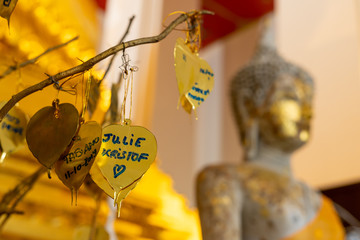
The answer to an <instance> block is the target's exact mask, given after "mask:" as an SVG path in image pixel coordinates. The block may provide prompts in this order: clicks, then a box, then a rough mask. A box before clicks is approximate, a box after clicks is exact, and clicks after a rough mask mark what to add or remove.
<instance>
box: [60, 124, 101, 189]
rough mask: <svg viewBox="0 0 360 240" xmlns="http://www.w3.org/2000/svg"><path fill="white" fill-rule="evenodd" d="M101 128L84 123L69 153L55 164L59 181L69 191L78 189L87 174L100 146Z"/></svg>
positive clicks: (97, 125)
mask: <svg viewBox="0 0 360 240" xmlns="http://www.w3.org/2000/svg"><path fill="white" fill-rule="evenodd" d="M101 131H102V129H101V126H100V125H99V124H98V123H97V122H94V121H90V122H86V123H84V124H83V125H81V126H80V130H79V133H78V135H77V136H76V139H75V141H74V144H73V145H72V147H71V149H70V151H69V153H68V154H67V155H66V156H65V157H64V158H62V159H60V160H59V161H57V162H56V163H55V172H56V174H57V175H58V177H59V179H60V180H61V181H62V182H63V183H64V184H65V185H66V186H67V187H68V188H70V189H75V190H77V189H79V188H80V186H81V185H82V183H83V182H84V180H85V177H86V175H87V174H88V173H89V171H90V168H91V166H92V164H93V162H94V160H95V157H96V155H97V154H98V152H99V149H100V146H101Z"/></svg>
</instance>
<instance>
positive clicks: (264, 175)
mask: <svg viewBox="0 0 360 240" xmlns="http://www.w3.org/2000/svg"><path fill="white" fill-rule="evenodd" d="M271 34H273V30H272V29H271V27H270V28H268V29H267V32H265V33H264V35H263V36H262V39H261V40H260V43H259V46H258V48H257V50H256V52H255V55H254V57H253V58H252V60H251V61H250V63H249V64H248V65H247V66H245V67H244V68H242V69H241V70H240V71H239V72H238V74H237V75H236V76H235V78H234V79H233V81H232V85H231V100H232V106H233V113H234V116H235V121H236V123H237V126H238V131H239V136H240V138H241V144H242V147H243V149H244V161H243V163H242V164H240V165H217V166H209V167H207V168H205V169H204V170H202V171H201V172H200V174H199V175H198V178H197V189H196V191H197V204H198V209H199V214H200V220H201V227H202V234H203V239H204V240H280V239H287V240H295V239H306V240H311V239H319V240H320V239H323V240H325V239H326V240H340V239H341V240H342V239H344V230H343V227H342V225H341V222H340V220H339V218H338V216H337V213H336V212H335V209H334V207H333V206H332V203H331V201H330V200H329V199H327V198H325V197H324V196H322V195H321V194H320V193H319V192H318V191H316V190H314V189H312V188H310V187H309V186H308V185H306V184H304V183H302V182H300V181H298V180H297V179H295V178H294V176H293V174H292V171H291V167H290V158H291V155H292V154H293V152H295V151H296V150H297V149H299V148H300V147H302V146H303V145H304V144H305V143H306V142H307V141H308V139H309V137H310V122H311V117H312V98H313V92H314V85H313V80H312V78H311V76H310V75H309V74H308V73H307V72H306V71H304V70H303V69H301V68H300V67H298V66H296V65H294V64H291V63H289V62H287V61H285V60H284V59H283V58H282V57H281V56H279V54H278V53H277V51H276V49H275V47H274V44H271V41H270V43H269V39H271Z"/></svg>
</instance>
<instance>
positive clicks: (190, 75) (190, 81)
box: [174, 38, 200, 98]
mask: <svg viewBox="0 0 360 240" xmlns="http://www.w3.org/2000/svg"><path fill="white" fill-rule="evenodd" d="M174 58H175V74H176V80H177V84H178V88H179V93H180V98H181V96H183V95H184V94H185V93H186V92H188V91H189V90H190V89H191V87H192V86H193V85H194V83H195V81H196V79H197V78H198V76H199V69H200V62H199V57H198V56H197V55H196V54H194V53H192V52H191V50H190V48H189V47H188V46H186V44H185V42H184V39H182V38H178V39H177V40H176V44H175V49H174Z"/></svg>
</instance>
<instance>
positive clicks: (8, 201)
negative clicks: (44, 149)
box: [0, 167, 47, 232]
mask: <svg viewBox="0 0 360 240" xmlns="http://www.w3.org/2000/svg"><path fill="white" fill-rule="evenodd" d="M46 170H47V169H46V168H44V167H40V168H39V169H38V170H37V171H36V172H34V173H33V174H31V175H30V176H28V177H27V178H25V179H23V180H22V181H21V182H20V183H19V184H18V185H16V186H15V187H14V188H13V189H12V190H10V191H9V192H7V193H6V194H5V195H4V196H3V198H2V199H1V202H0V213H1V215H2V214H6V217H5V218H4V219H3V220H2V221H1V223H0V232H1V230H2V228H3V227H4V225H5V223H6V222H7V220H8V219H9V217H10V216H11V214H14V213H20V212H19V211H16V210H15V208H16V206H17V204H18V203H19V202H20V201H21V200H22V199H23V198H24V197H25V195H26V194H27V193H28V192H29V191H30V190H31V189H32V187H33V186H34V184H35V183H36V181H37V180H38V179H39V177H40V176H41V174H43V173H45V172H46ZM1 215H0V216H1Z"/></svg>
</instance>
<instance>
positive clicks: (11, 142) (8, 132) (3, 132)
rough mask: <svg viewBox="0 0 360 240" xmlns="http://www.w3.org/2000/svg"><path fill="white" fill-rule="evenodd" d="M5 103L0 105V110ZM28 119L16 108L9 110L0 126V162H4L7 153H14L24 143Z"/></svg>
mask: <svg viewBox="0 0 360 240" xmlns="http://www.w3.org/2000/svg"><path fill="white" fill-rule="evenodd" d="M5 103H6V102H1V103H0V108H2V107H3V106H4V105H5ZM27 122H28V117H27V116H26V115H25V113H24V112H23V111H22V110H21V109H20V108H18V107H17V106H15V107H13V108H12V109H10V111H9V112H8V113H7V114H6V115H5V117H4V119H3V120H2V122H1V124H0V143H1V149H2V154H1V158H0V162H2V161H3V160H4V158H5V157H6V155H7V153H11V152H13V151H15V150H16V149H17V148H19V147H20V146H22V145H24V143H25V133H26V125H27Z"/></svg>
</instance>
